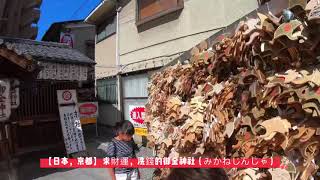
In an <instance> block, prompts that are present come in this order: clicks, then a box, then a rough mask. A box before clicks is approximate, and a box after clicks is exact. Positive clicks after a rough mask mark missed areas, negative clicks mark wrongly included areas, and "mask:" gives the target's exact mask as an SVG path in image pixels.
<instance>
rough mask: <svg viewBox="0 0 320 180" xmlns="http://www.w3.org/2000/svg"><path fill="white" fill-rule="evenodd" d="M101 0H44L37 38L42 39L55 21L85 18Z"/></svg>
mask: <svg viewBox="0 0 320 180" xmlns="http://www.w3.org/2000/svg"><path fill="white" fill-rule="evenodd" d="M100 2H101V0H43V1H42V4H41V7H40V10H41V16H40V20H39V22H38V27H39V31H38V37H37V40H41V38H42V36H43V35H44V34H45V32H46V31H47V30H48V28H49V27H50V26H51V24H53V23H55V22H61V21H71V20H82V19H85V18H86V17H87V16H88V15H89V13H90V12H91V11H92V10H93V9H94V8H95V7H96V6H97V5H98V4H99V3H100Z"/></svg>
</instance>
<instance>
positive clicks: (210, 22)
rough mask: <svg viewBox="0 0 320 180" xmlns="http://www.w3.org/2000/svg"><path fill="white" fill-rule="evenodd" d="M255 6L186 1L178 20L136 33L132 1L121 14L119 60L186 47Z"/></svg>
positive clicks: (244, 1) (241, 0) (249, 1)
mask: <svg viewBox="0 0 320 180" xmlns="http://www.w3.org/2000/svg"><path fill="white" fill-rule="evenodd" d="M257 7H258V4H257V0H185V3H184V9H183V10H182V13H181V14H180V16H179V18H178V19H176V20H173V21H170V22H168V23H165V24H162V25H159V26H156V27H154V28H151V29H148V30H146V31H143V32H140V33H139V32H138V30H137V27H136V24H135V22H136V21H135V17H136V14H135V13H136V0H131V1H130V2H129V4H127V5H126V6H125V7H123V9H122V11H121V13H120V62H121V64H128V63H132V62H137V61H141V60H146V59H152V58H154V57H159V56H168V55H172V54H176V53H178V52H182V51H186V50H189V49H190V48H191V47H193V46H195V45H196V44H198V43H199V42H201V41H202V40H204V39H206V38H208V37H209V36H211V35H213V34H214V33H215V32H217V31H218V30H219V28H221V27H224V26H227V25H229V24H231V23H232V22H234V21H236V20H237V19H238V18H240V17H242V16H244V15H245V14H247V13H249V12H251V11H252V10H254V9H256V8H257Z"/></svg>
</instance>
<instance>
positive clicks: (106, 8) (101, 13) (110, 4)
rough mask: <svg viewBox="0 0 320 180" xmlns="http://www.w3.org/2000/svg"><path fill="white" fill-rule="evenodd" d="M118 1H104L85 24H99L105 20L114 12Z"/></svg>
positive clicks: (87, 18)
mask: <svg viewBox="0 0 320 180" xmlns="http://www.w3.org/2000/svg"><path fill="white" fill-rule="evenodd" d="M116 4H117V0H103V1H102V2H101V3H100V4H99V5H98V6H97V7H96V8H95V9H94V10H93V11H92V12H91V13H90V14H89V15H88V17H86V19H85V20H84V22H86V23H88V24H94V25H97V24H99V23H100V22H101V21H102V20H103V19H105V18H106V16H108V15H109V14H111V13H112V12H113V10H114V9H115V7H116Z"/></svg>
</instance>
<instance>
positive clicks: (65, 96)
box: [57, 90, 78, 105]
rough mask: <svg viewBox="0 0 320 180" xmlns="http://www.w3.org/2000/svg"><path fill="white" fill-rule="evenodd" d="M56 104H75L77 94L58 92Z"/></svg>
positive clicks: (74, 92) (67, 91)
mask: <svg viewBox="0 0 320 180" xmlns="http://www.w3.org/2000/svg"><path fill="white" fill-rule="evenodd" d="M57 96H58V104H59V105H61V104H75V105H76V103H77V102H78V100H77V92H76V90H58V91H57Z"/></svg>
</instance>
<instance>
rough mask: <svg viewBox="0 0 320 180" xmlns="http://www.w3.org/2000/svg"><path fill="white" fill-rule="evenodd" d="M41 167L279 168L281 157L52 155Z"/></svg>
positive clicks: (42, 162)
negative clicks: (71, 157)
mask: <svg viewBox="0 0 320 180" xmlns="http://www.w3.org/2000/svg"><path fill="white" fill-rule="evenodd" d="M40 167H41V168H279V167H284V166H282V165H281V158H280V157H275V158H239V159H226V158H223V159H217V158H199V159H195V158H194V157H180V158H166V157H165V158H158V157H156V158H153V157H146V158H145V157H138V158H134V159H132V158H130V159H129V158H108V157H106V158H103V159H99V158H96V157H85V158H83V157H79V158H77V159H68V158H59V157H50V158H48V159H41V160H40Z"/></svg>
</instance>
